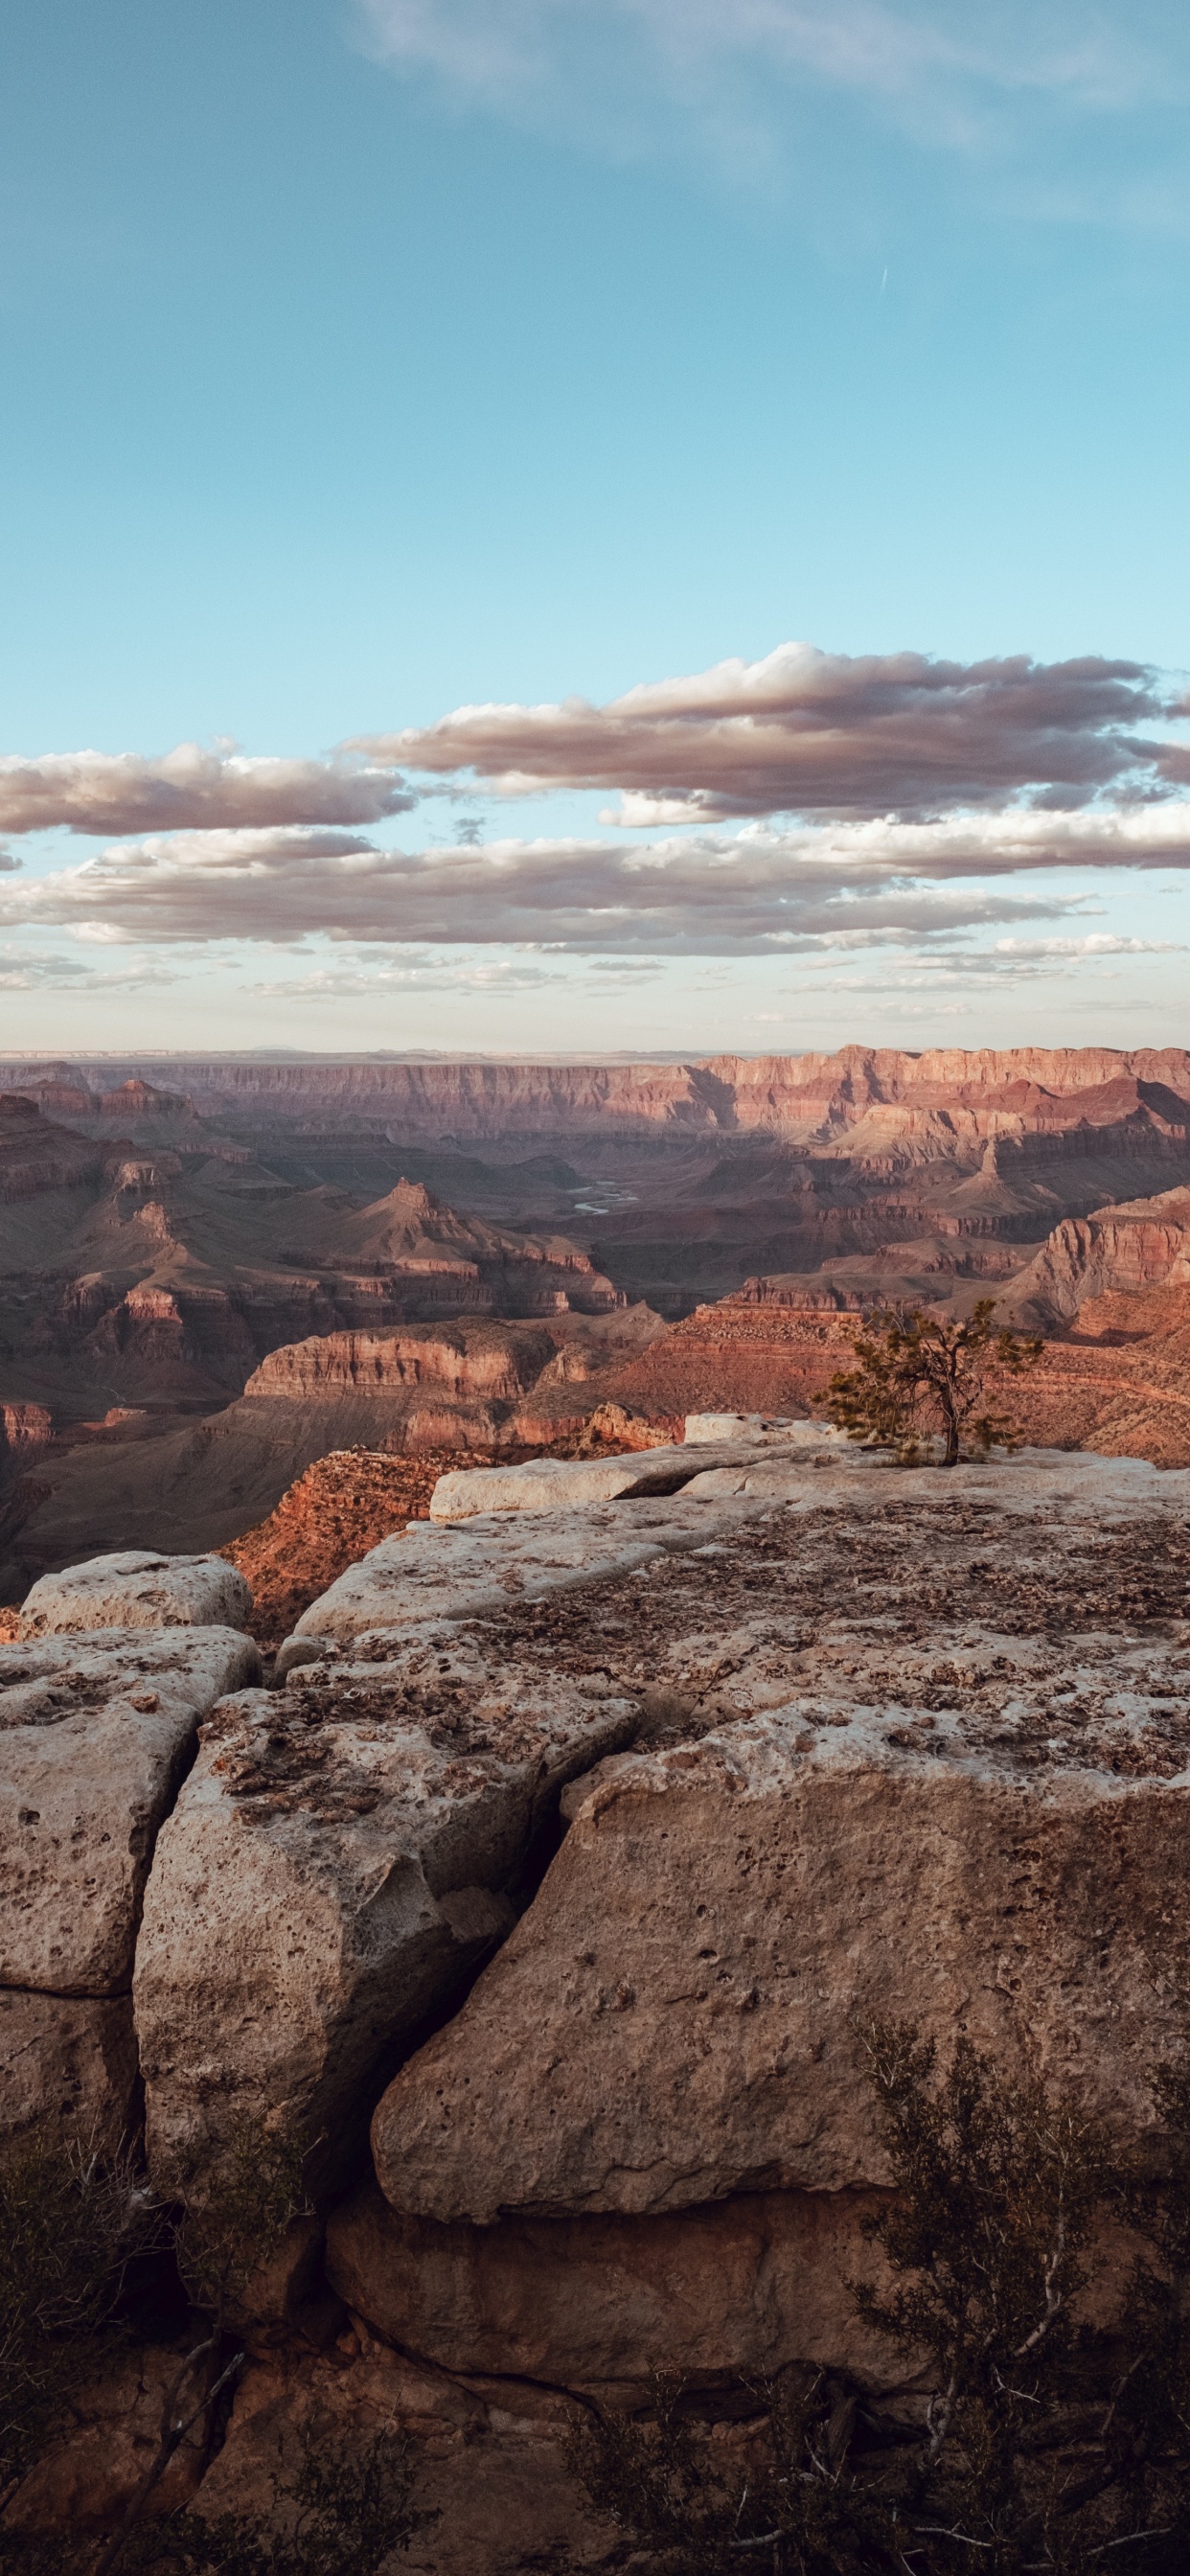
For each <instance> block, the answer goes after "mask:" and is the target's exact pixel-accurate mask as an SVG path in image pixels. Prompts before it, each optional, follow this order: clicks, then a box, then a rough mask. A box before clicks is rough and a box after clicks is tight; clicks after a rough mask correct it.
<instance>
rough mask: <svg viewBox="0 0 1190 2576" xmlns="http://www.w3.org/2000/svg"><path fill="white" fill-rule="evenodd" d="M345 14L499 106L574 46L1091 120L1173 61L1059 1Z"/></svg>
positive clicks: (440, 7)
mask: <svg viewBox="0 0 1190 2576" xmlns="http://www.w3.org/2000/svg"><path fill="white" fill-rule="evenodd" d="M360 14H361V17H362V20H363V24H364V27H365V29H366V32H367V36H368V38H369V40H370V44H371V49H372V50H373V51H374V52H375V53H376V54H378V55H379V56H380V57H381V58H382V59H384V60H387V61H388V62H390V63H392V64H393V65H395V66H397V67H398V68H404V69H408V70H423V71H430V72H432V73H434V74H436V75H437V76H438V78H439V79H441V80H443V81H445V82H447V83H448V84H449V85H450V86H451V87H452V88H454V89H456V90H458V91H460V92H462V93H463V94H464V95H468V96H471V97H473V98H478V99H482V100H484V101H486V102H487V103H489V104H491V105H504V106H512V105H518V104H524V103H525V102H526V100H527V99H528V100H532V99H533V98H535V97H538V98H543V97H545V96H548V95H549V94H550V92H551V90H552V89H553V88H554V87H556V85H557V83H558V81H559V80H562V79H565V77H566V73H567V70H568V67H569V66H570V65H571V64H572V63H573V62H574V60H575V49H576V46H583V45H585V46H586V48H587V50H585V51H584V52H583V54H582V56H581V59H582V60H583V61H585V62H588V63H589V61H590V50H589V47H590V40H591V38H592V37H593V38H594V40H595V44H596V48H597V50H598V52H600V53H603V54H605V55H606V54H607V53H608V52H619V53H622V52H623V49H624V47H625V44H626V43H628V42H630V41H631V40H632V39H633V38H636V39H638V40H640V41H641V42H642V43H643V46H644V48H645V49H646V50H647V52H648V53H649V54H650V55H651V57H652V61H653V64H654V67H655V70H656V72H657V73H658V75H659V76H661V77H662V78H667V79H668V81H669V82H670V84H679V85H681V86H683V87H684V86H685V85H686V84H687V83H688V82H689V79H690V76H691V74H692V73H696V72H697V71H698V70H699V69H705V70H707V71H708V72H711V73H713V72H714V71H715V70H716V69H721V68H722V66H723V65H724V63H730V62H732V61H736V62H740V61H742V62H751V63H753V64H755V65H757V66H758V67H759V68H761V69H762V70H763V71H765V72H769V73H771V72H772V71H773V70H776V71H778V72H785V73H790V72H803V73H809V74H811V75H813V76H815V77H816V78H818V79H820V80H822V81H824V82H827V83H829V84H830V85H831V86H833V87H837V88H841V89H846V90H853V91H860V92H863V93H866V94H868V95H870V96H874V97H876V98H879V99H884V100H891V101H899V100H904V99H906V98H907V97H914V96H917V95H920V93H921V91H922V90H923V88H931V89H933V90H935V91H936V90H937V88H938V87H939V86H940V85H943V84H945V85H949V86H951V87H952V88H953V87H954V86H956V85H960V84H970V85H972V86H974V87H976V88H981V87H987V88H991V89H993V90H1001V91H1005V92H1008V93H1010V94H1019V93H1020V92H1022V91H1039V92H1042V93H1046V94H1050V95H1056V96H1058V97H1060V98H1062V99H1067V100H1071V101H1073V102H1074V103H1076V104H1077V105H1079V106H1081V107H1085V108H1099V109H1107V108H1119V107H1120V106H1122V105H1130V104H1132V103H1133V102H1134V101H1135V100H1137V99H1138V98H1142V97H1144V96H1147V95H1151V94H1153V93H1154V92H1155V91H1158V90H1162V89H1163V91H1164V94H1165V95H1168V94H1169V90H1170V88H1171V87H1173V86H1175V85H1176V83H1177V73H1178V61H1177V57H1178V55H1179V54H1180V53H1182V52H1183V51H1184V47H1183V46H1182V45H1181V44H1180V41H1179V33H1180V31H1178V30H1177V29H1176V27H1175V26H1174V25H1173V24H1172V23H1171V21H1170V17H1169V13H1168V11H1163V12H1162V13H1161V15H1162V19H1163V23H1162V24H1161V25H1160V26H1159V27H1154V28H1153V30H1152V34H1151V36H1148V37H1147V38H1146V30H1145V27H1144V23H1143V21H1144V15H1145V13H1144V11H1143V10H1142V9H1136V10H1132V11H1130V12H1129V15H1128V19H1127V21H1126V22H1121V20H1120V18H1119V17H1117V21H1116V23H1115V24H1112V23H1111V21H1110V20H1109V19H1106V18H1105V17H1104V16H1103V15H1102V14H1100V13H1097V14H1096V15H1095V16H1094V17H1092V16H1090V15H1089V13H1088V12H1087V11H1086V9H1085V8H1081V7H1077V6H1075V5H1074V0H1048V5H1047V6H1044V7H1042V8H1038V7H1037V6H1036V5H1032V6H1030V5H1027V0H984V5H983V7H982V8H981V9H980V10H978V11H977V12H959V11H956V10H955V9H954V8H953V7H952V6H949V5H942V0H932V4H931V0H916V5H905V0H902V5H900V6H897V5H892V0H733V5H732V7H731V8H730V9H725V8H724V7H723V5H722V0H360ZM1162 75H1164V81H1163V78H1162Z"/></svg>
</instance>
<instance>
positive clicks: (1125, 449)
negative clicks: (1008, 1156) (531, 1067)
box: [0, 0, 1190, 1058]
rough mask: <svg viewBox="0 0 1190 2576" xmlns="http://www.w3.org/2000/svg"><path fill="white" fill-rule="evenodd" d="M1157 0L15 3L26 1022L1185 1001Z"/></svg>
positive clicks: (1185, 157)
mask: <svg viewBox="0 0 1190 2576" xmlns="http://www.w3.org/2000/svg"><path fill="white" fill-rule="evenodd" d="M1188 122H1190V18H1187V15H1186V13H1185V10H1184V9H1183V8H1182V7H1180V6H1178V5H1176V0H1129V5H1127V6H1124V5H1122V0H1101V5H1099V6H1098V7H1096V6H1095V5H1093V0H1078V5H1074V0H1069V5H1068V0H983V5H982V6H981V7H980V9H979V10H978V11H975V10H972V9H971V7H970V5H969V0H730V5H728V0H252V5H251V6H250V7H248V8H245V7H244V6H243V0H39V6H38V8H37V9H36V10H29V9H26V10H10V11H8V12H6V13H4V17H3V24H2V25H0V599H2V602H3V615H2V616H0V853H2V854H0V1048H3V1050H4V1051H5V1052H7V1053H12V1052H16V1051H21V1050H40V1051H45V1052H49V1053H51V1054H53V1055H63V1056H67V1057H69V1056H70V1055H71V1054H76V1053H78V1054H81V1053H88V1054H91V1053H98V1052H103V1051H108V1052H112V1053H115V1054H124V1053H135V1052H137V1051H138V1050H143V1051H145V1052H147V1053H152V1054H158V1053H160V1052H162V1051H165V1050H167V1049H179V1050H191V1051H200V1052H205V1051H208V1050H210V1051H216V1050H225V1049H231V1050H235V1049H244V1048H257V1049H263V1050H267V1049H270V1048H278V1049H282V1048H284V1049H287V1050H288V1049H293V1048H298V1049H305V1048H308V1049H311V1050H315V1051H317V1052H319V1053H333V1052H355V1051H376V1050H385V1051H391V1052H393V1053H402V1052H405V1051H429V1052H435V1053H441V1054H444V1055H452V1056H458V1055H468V1054H477V1055H478V1054H482V1055H513V1056H526V1055H554V1056H557V1055H563V1056H565V1055H574V1056H576V1057H578V1056H582V1057H587V1058H589V1057H591V1056H594V1055H601V1054H616V1053H619V1052H631V1053H635V1054H647V1053H648V1052H650V1051H651V1050H653V1049H656V1050H657V1051H658V1052H659V1053H666V1054H672V1053H674V1052H679V1053H689V1054H692V1055H706V1054H718V1053H724V1052H733V1051H740V1052H747V1053H768V1052H774V1053H776V1052H787V1051H796V1050H797V1049H799V1048H807V1047H810V1048H825V1047H833V1046H836V1045H841V1044H844V1043H868V1044H880V1045H903V1046H907V1047H913V1048H921V1047H926V1046H933V1045H939V1044H942V1045H952V1046H984V1045H1015V1044H1024V1043H1031V1044H1040V1045H1051V1044H1063V1045H1107V1046H1118V1047H1136V1046H1140V1045H1149V1044H1154V1045H1167V1044H1185V1043H1190V1025H1188V1021H1190V1015H1188V1013H1187V1009H1186V1000H1185V997H1186V993H1187V985H1188V978H1187V971H1186V969H1187V960H1188V959H1190V900H1188V894H1190V670H1188V666H1190V635H1188V614H1190V613H1188V606H1187V603H1188V602H1190V525H1188V512H1187V475H1186V427H1185V424H1186V419H1187V414H1188V410H1190V404H1188V399H1187V397H1188V394H1190V383H1188V381H1187V380H1188V378H1190V154H1188V152H1187V139H1188V136H1187V126H1188Z"/></svg>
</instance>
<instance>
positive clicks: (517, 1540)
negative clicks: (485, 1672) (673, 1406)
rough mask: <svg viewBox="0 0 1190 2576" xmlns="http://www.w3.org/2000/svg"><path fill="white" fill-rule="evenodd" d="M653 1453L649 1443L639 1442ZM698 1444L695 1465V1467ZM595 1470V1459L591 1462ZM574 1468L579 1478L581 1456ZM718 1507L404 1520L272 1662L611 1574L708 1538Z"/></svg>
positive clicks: (683, 1503) (668, 1502)
mask: <svg viewBox="0 0 1190 2576" xmlns="http://www.w3.org/2000/svg"><path fill="white" fill-rule="evenodd" d="M647 1454H653V1453H647ZM705 1463H706V1462H705V1453H704V1455H703V1456H702V1457H700V1458H699V1459H698V1461H697V1469H698V1470H699V1471H703V1470H705ZM598 1472H599V1473H602V1472H603V1471H602V1470H600V1471H598ZM576 1473H577V1474H578V1475H579V1476H580V1479H582V1478H584V1477H585V1475H586V1473H587V1469H586V1467H585V1464H584V1465H582V1466H580V1467H579V1468H578V1469H577V1470H576ZM744 1509H745V1507H744V1506H740V1507H739V1509H738V1510H736V1509H733V1507H731V1506H730V1505H727V1506H724V1507H723V1509H721V1511H720V1512H719V1513H718V1514H716V1512H714V1511H713V1510H708V1508H707V1506H706V1504H705V1502H703V1501H700V1502H696V1503H694V1504H689V1503H688V1502H687V1499H686V1496H685V1495H684V1494H683V1493H680V1492H679V1493H677V1494H675V1495H673V1496H672V1497H668V1498H665V1499H660V1498H657V1497H648V1496H645V1497H641V1498H639V1499H636V1500H634V1501H633V1502H632V1507H631V1510H629V1509H627V1508H626V1507H621V1506H619V1505H618V1504H616V1503H605V1504H599V1503H591V1502H587V1503H584V1504H575V1505H573V1506H569V1507H568V1508H566V1509H565V1510H563V1511H559V1512H548V1513H543V1514H541V1515H540V1516H539V1515H538V1514H536V1513H533V1512H520V1511H517V1512H510V1513H507V1514H505V1513H500V1512H493V1513H482V1514H476V1515H474V1516H472V1515H470V1514H467V1515H465V1516H464V1518H463V1520H462V1521H461V1522H459V1523H455V1522H453V1521H446V1520H441V1519H440V1520H435V1519H433V1518H431V1519H430V1520H428V1521H419V1522H415V1523H413V1524H411V1526H410V1528H409V1529H408V1531H407V1532H406V1534H405V1536H404V1537H398V1538H391V1539H384V1540H382V1542H381V1544H380V1546H379V1547H374V1548H372V1549H371V1550H370V1552H369V1554H368V1555H367V1556H366V1557H364V1558H363V1559H362V1560H361V1562H360V1563H359V1564H358V1565H351V1566H349V1567H348V1568H347V1570H346V1572H345V1573H343V1574H341V1575H340V1577H339V1579H338V1582H337V1583H332V1584H331V1586H330V1589H329V1591H327V1592H325V1593H323V1595H322V1596H321V1598H320V1599H319V1600H317V1601H312V1602H311V1604H310V1607H309V1609H308V1610H306V1611H304V1612H303V1614H302V1617H301V1618H300V1619H299V1621H298V1623H297V1627H296V1628H295V1630H294V1633H293V1636H292V1637H291V1638H287V1639H286V1641H285V1643H284V1644H283V1646H282V1647H281V1650H280V1653H279V1655H278V1657H277V1670H278V1672H286V1671H288V1670H291V1669H292V1668H293V1667H294V1666H295V1665H296V1664H298V1663H301V1662H309V1661H311V1660H315V1659H317V1658H318V1657H319V1656H321V1655H322V1654H324V1653H326V1652H328V1651H334V1652H336V1653H339V1654H342V1653H346V1652H348V1651H350V1650H351V1649H353V1648H354V1647H355V1645H356V1644H357V1642H361V1641H372V1640H373V1639H374V1651H375V1654H376V1656H377V1658H378V1659H381V1658H383V1656H384V1654H385V1653H386V1652H387V1651H388V1646H389V1643H390V1642H392V1643H393V1646H394V1651H395V1640H396V1637H397V1635H398V1634H399V1633H400V1632H403V1631H404V1630H406V1629H412V1628H415V1627H417V1626H419V1625H421V1624H422V1623H423V1622H425V1621H427V1620H434V1621H440V1620H455V1619H486V1618H488V1617H489V1616H490V1615H492V1614H493V1613H498V1612H500V1611H501V1610H503V1609H504V1608H505V1606H506V1604H507V1603H508V1602H509V1601H510V1600H523V1601H539V1600H544V1599H545V1598H546V1596H547V1594H550V1593H553V1592H567V1591H569V1590H571V1589H573V1588H574V1587H576V1586H578V1587H581V1588H589V1587H591V1586H593V1585H603V1584H605V1583H617V1582H620V1581H622V1580H623V1578H624V1577H625V1576H627V1575H630V1574H634V1573H636V1571H637V1570H638V1568H641V1567H644V1566H648V1565H650V1564H652V1563H653V1561H654V1560H655V1559H657V1558H660V1557H664V1556H666V1555H668V1554H670V1553H675V1552H676V1553H682V1552H684V1551H685V1550H687V1549H689V1548H698V1547H701V1546H704V1545H709V1544H710V1543H711V1542H712V1541H713V1540H714V1539H715V1537H716V1536H717V1534H718V1528H719V1523H720V1520H721V1519H724V1518H725V1516H726V1519H727V1520H730V1519H732V1518H739V1517H740V1516H741V1513H742V1512H743V1511H744Z"/></svg>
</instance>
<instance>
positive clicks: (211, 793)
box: [0, 742, 414, 867]
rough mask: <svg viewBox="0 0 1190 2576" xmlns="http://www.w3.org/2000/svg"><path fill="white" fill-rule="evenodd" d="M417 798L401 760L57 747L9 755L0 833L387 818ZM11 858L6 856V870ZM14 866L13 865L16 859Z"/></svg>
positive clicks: (4, 762)
mask: <svg viewBox="0 0 1190 2576" xmlns="http://www.w3.org/2000/svg"><path fill="white" fill-rule="evenodd" d="M413 802H414V799H413V798H412V797H411V796H409V795H408V794H407V793H406V791H405V788H404V784H403V782H402V780H400V779H399V778H394V776H393V774H392V770H391V766H389V767H386V768H385V769H368V768H367V767H365V766H364V765H363V764H361V763H360V762H358V761H353V760H350V759H342V758H340V759H338V760H269V759H248V758H246V757H245V755H244V754H243V753H242V752H237V751H230V750H215V751H203V750H201V749H200V748H199V746H198V744H197V743H193V742H183V743H179V744H178V746H177V749H176V750H174V751H169V752H166V753H165V755H164V757H163V758H162V759H160V760H144V759H141V757H140V756H139V755H138V754H137V753H136V752H127V751H126V752H104V751H67V752H47V753H45V754H43V756H42V757H41V758H39V759H35V760H22V759H19V758H15V757H12V756H9V757H7V758H0V832H44V831H48V830H51V829H53V828H58V829H64V830H66V831H68V832H85V833H94V834H104V833H108V832H113V833H116V832H155V831H184V830H186V829H188V828H190V829H198V830H209V829H212V828H214V829H230V830H237V829H241V828H244V827H246V826H250V825H252V824H258V825H260V824H266V825H267V824H287V823H344V824H350V823H379V822H380V821H381V820H382V819H383V817H384V816H385V815H388V814H403V813H407V812H408V810H409V807H410V806H411V805H412V804H413ZM5 864H6V862H5V860H4V858H3V857H2V856H0V867H3V866H4V865H5ZM8 864H9V865H11V861H9V862H8Z"/></svg>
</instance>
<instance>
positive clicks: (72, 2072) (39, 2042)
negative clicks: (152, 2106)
mask: <svg viewBox="0 0 1190 2576" xmlns="http://www.w3.org/2000/svg"><path fill="white" fill-rule="evenodd" d="M136 2090H137V2064H136V2036H135V2033H134V2031H133V2027H132V2001H131V1997H130V1996H128V1995H112V1996H109V1997H105V1998H104V1999H103V2000H94V1999H92V1998H91V1997H79V1996H73V1995H38V1994H29V1993H24V1994H19V1993H14V1992H12V1991H11V1990H10V1989H7V1988H0V2148H3V2147H6V2146H8V2145H10V2144H13V2143H14V2142H15V2141H16V2140H17V2139H18V2138H20V2137H21V2136H22V2135H23V2134H26V2133H27V2132H28V2131H29V2130H31V2129H40V2130H41V2131H42V2132H43V2133H44V2134H47V2135H49V2136H50V2137H53V2138H54V2139H56V2140H57V2141H58V2143H59V2144H60V2145H61V2146H63V2147H64V2148H65V2147H68V2146H70V2145H71V2144H72V2143H73V2142H74V2141H75V2140H81V2141H82V2143H83V2145H84V2146H86V2147H88V2148H96V2149H98V2151H99V2153H100V2154H101V2155H104V2154H106V2155H111V2154H114V2153H115V2152H116V2150H117V2149H118V2148H119V2147H120V2145H121V2144H122V2143H126V2142H127V2141H128V2139H129V2138H130V2137H131V2134H132V2130H133V2126H134V2120H135V2106H136Z"/></svg>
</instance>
